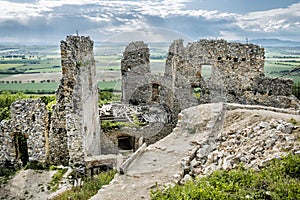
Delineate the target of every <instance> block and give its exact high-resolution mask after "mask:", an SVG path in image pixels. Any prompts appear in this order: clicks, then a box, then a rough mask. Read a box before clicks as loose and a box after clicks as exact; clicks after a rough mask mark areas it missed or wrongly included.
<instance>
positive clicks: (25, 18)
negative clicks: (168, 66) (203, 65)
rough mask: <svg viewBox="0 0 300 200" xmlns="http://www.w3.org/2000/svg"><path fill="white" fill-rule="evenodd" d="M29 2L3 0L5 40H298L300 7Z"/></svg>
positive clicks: (164, 0) (0, 34) (176, 1)
mask: <svg viewBox="0 0 300 200" xmlns="http://www.w3.org/2000/svg"><path fill="white" fill-rule="evenodd" d="M26 2H27V3H20V2H11V1H3V0H0V40H2V41H3V40H4V38H5V39H6V40H7V38H11V40H14V39H17V38H20V37H21V39H23V40H24V39H25V38H27V39H28V40H30V39H31V38H30V37H32V38H35V40H38V39H40V40H44V38H45V37H49V39H50V38H51V39H53V40H57V39H58V40H59V39H62V38H64V37H65V35H67V34H72V33H74V32H75V31H76V30H79V32H80V33H82V34H87V35H91V36H93V37H94V38H95V40H103V39H105V37H106V38H107V37H109V36H111V35H114V34H118V33H122V32H130V31H133V30H137V29H147V28H149V27H161V28H166V29H173V30H176V31H179V32H182V33H184V34H187V35H190V36H191V37H192V38H194V39H198V38H199V37H206V38H207V37H209V38H215V37H222V38H225V39H240V38H244V37H249V38H250V37H253V38H255V37H278V38H285V39H288V38H290V39H296V40H299V39H298V36H297V33H298V34H299V30H300V29H299V28H300V22H299V18H300V3H295V4H292V5H290V6H288V7H286V8H279V9H271V10H266V11H259V12H250V13H246V14H241V13H234V12H221V11H220V9H213V10H207V9H197V8H193V7H188V8H187V7H186V5H187V4H189V3H191V2H193V3H194V4H197V3H198V2H197V3H196V0H193V1H190V0H142V1H140V0H123V1H121V0H112V1H109V0H70V1H65V0H37V1H26ZM245 4H246V3H245ZM217 6H219V7H220V6H222V5H217ZM40 35H42V36H43V37H40ZM154 35H155V34H153V36H154ZM152 38H153V37H152ZM0 42H1V41H0Z"/></svg>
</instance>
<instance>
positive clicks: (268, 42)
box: [249, 38, 300, 47]
mask: <svg viewBox="0 0 300 200" xmlns="http://www.w3.org/2000/svg"><path fill="white" fill-rule="evenodd" d="M249 42H250V43H253V44H259V45H261V46H281V47H295V46H300V42H297V41H291V40H279V39H273V38H271V39H264V38H262V39H255V40H250V41H249Z"/></svg>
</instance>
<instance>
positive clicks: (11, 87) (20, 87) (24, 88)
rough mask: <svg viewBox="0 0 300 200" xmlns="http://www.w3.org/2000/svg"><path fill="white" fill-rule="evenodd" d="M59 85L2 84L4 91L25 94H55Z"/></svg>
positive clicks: (0, 86) (0, 85) (0, 84)
mask: <svg viewBox="0 0 300 200" xmlns="http://www.w3.org/2000/svg"><path fill="white" fill-rule="evenodd" d="M57 87H58V83H53V82H50V83H10V84H6V83H0V88H1V90H2V91H11V92H24V93H27V94H29V93H40V94H42V93H54V92H55V90H56V89H57Z"/></svg>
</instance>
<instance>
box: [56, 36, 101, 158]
mask: <svg viewBox="0 0 300 200" xmlns="http://www.w3.org/2000/svg"><path fill="white" fill-rule="evenodd" d="M61 57H62V73H63V77H62V79H61V83H60V86H59V88H58V90H57V93H56V96H57V104H56V105H55V106H54V108H53V117H52V122H53V123H52V125H51V141H54V142H55V143H54V144H51V145H52V146H51V149H50V151H51V157H52V162H54V163H59V162H61V163H62V164H67V163H71V164H76V163H81V164H82V163H84V158H85V157H86V156H91V155H99V154H100V152H101V147H100V124H99V113H98V89H97V83H96V80H95V77H96V67H95V60H94V56H93V41H92V40H90V38H89V37H83V36H81V37H79V36H68V37H67V38H66V41H62V42H61ZM57 158H59V159H57Z"/></svg>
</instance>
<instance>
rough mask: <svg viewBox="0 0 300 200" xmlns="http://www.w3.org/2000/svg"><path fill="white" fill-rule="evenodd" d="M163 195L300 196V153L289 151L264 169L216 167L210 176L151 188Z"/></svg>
mask: <svg viewBox="0 0 300 200" xmlns="http://www.w3.org/2000/svg"><path fill="white" fill-rule="evenodd" d="M151 199H152V200H157V199H159V200H163V199H234V200H235V199H300V155H288V156H287V157H285V158H283V159H281V160H279V159H274V160H273V161H272V163H271V164H270V165H269V166H267V167H266V168H264V169H262V170H261V171H260V172H255V171H254V170H253V169H248V168H245V167H244V166H242V165H241V166H240V167H239V168H238V169H234V170H230V171H225V170H221V171H215V172H214V173H212V174H211V175H209V176H206V177H203V178H199V179H196V180H195V181H190V182H188V183H186V184H185V185H176V186H174V187H172V188H165V189H164V190H160V189H156V190H155V191H152V192H151Z"/></svg>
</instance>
